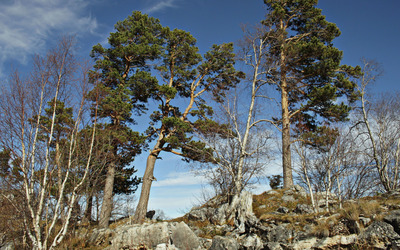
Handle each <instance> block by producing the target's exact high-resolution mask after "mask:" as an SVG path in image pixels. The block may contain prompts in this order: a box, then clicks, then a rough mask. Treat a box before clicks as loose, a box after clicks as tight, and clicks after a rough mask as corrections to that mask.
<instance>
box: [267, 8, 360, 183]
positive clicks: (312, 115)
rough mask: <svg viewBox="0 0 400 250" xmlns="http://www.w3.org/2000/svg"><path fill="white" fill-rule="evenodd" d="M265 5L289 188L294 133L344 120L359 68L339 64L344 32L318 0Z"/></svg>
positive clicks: (278, 121) (272, 73)
mask: <svg viewBox="0 0 400 250" xmlns="http://www.w3.org/2000/svg"><path fill="white" fill-rule="evenodd" d="M264 2H265V4H266V6H267V9H268V14H267V16H266V19H265V20H263V21H262V24H263V25H264V26H265V27H266V29H267V31H266V33H265V37H266V38H267V40H268V43H269V45H268V47H269V53H268V57H269V58H268V60H267V61H268V62H270V63H271V64H274V65H276V66H275V68H274V70H272V71H271V73H270V74H269V75H268V76H267V78H268V81H269V82H270V83H271V84H272V85H275V86H276V89H277V90H278V91H279V93H280V96H281V100H280V104H281V111H282V114H281V117H278V118H275V124H276V125H278V126H280V130H281V132H282V166H283V182H284V188H288V187H290V186H292V185H293V178H292V166H291V150H290V145H291V143H292V142H293V140H292V136H291V129H293V128H294V127H296V129H297V131H300V133H303V132H306V133H307V134H310V133H314V132H318V128H319V127H320V126H321V125H324V124H325V125H326V124H328V123H330V122H336V121H343V120H345V119H346V116H347V115H348V112H349V110H350V108H349V107H348V106H347V105H346V104H345V103H344V102H342V101H341V99H338V98H339V97H342V96H347V97H348V98H349V99H348V100H349V101H354V100H355V98H356V95H355V91H354V88H355V84H354V83H353V82H352V81H351V80H350V77H351V76H352V75H358V74H359V72H360V69H359V67H355V68H353V67H350V66H346V65H341V64H340V61H341V59H342V54H343V53H342V51H340V50H339V49H337V48H335V47H334V46H333V44H332V41H333V40H334V39H335V38H336V37H338V36H339V35H340V30H339V29H338V27H337V26H336V25H335V24H334V23H330V22H328V21H326V20H325V16H324V15H322V14H321V10H320V9H318V8H316V5H317V3H318V0H264Z"/></svg>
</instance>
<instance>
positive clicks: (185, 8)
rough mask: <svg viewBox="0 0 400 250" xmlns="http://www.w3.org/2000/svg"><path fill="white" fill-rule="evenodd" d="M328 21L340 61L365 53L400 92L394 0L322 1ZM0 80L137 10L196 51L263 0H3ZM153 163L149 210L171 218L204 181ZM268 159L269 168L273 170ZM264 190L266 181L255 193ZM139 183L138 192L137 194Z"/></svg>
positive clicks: (254, 19)
mask: <svg viewBox="0 0 400 250" xmlns="http://www.w3.org/2000/svg"><path fill="white" fill-rule="evenodd" d="M318 7H319V8H321V9H322V13H323V14H324V15H325V16H326V18H327V20H328V21H330V22H333V23H336V24H337V26H338V27H339V29H340V30H341V32H342V35H341V36H340V37H339V38H337V39H336V40H335V41H334V46H335V47H337V48H339V49H340V50H342V51H343V60H342V63H343V64H348V65H353V66H354V65H357V64H360V59H361V58H362V57H364V58H366V59H373V60H376V61H377V62H379V63H380V64H381V65H382V68H383V69H384V75H383V76H382V77H381V78H380V80H379V81H378V82H377V83H376V85H374V87H373V88H374V91H378V92H382V93H385V92H392V91H394V90H396V91H398V90H399V89H400V88H399V82H398V80H397V79H398V72H399V70H400V67H399V66H400V61H399V58H400V49H399V47H398V43H399V40H400V16H399V15H398V10H399V9H400V1H399V0H385V1H382V0H351V1H349V0H320V1H319V4H318ZM0 9H1V12H0V80H1V81H4V80H5V79H6V78H7V76H8V74H9V72H10V70H11V69H14V68H18V69H20V70H21V71H24V70H25V71H27V70H29V67H30V65H31V64H30V63H31V57H32V56H33V55H34V54H42V53H44V52H45V51H46V49H48V48H49V47H51V46H52V45H54V43H55V42H56V41H57V38H59V37H60V36H62V35H64V34H74V35H76V38H77V46H78V47H77V54H78V55H79V56H80V57H82V58H89V53H90V50H91V48H92V46H93V45H95V44H97V43H101V44H105V43H106V42H107V37H108V35H109V33H110V32H113V31H114V30H113V27H114V24H115V23H116V22H117V21H122V20H123V19H125V18H126V17H127V16H129V15H130V14H131V13H132V11H135V10H139V11H142V12H143V13H147V14H149V15H150V16H153V17H156V18H158V19H160V22H161V24H162V25H164V26H169V27H170V28H172V29H173V28H179V29H183V30H186V31H189V32H191V34H192V35H193V36H194V37H195V38H196V39H197V41H198V43H197V45H198V47H199V49H200V52H203V53H204V52H205V51H207V50H208V49H209V48H210V47H211V46H212V44H220V43H223V42H237V41H238V40H240V39H241V38H242V36H243V32H242V27H243V26H244V25H255V24H258V23H259V22H260V21H261V20H262V19H263V18H264V17H265V14H266V9H265V7H264V4H263V1H262V0H68V1H65V0H0ZM162 157H163V160H162V161H157V163H156V169H155V174H154V175H155V177H156V178H157V180H158V181H156V182H153V186H152V190H151V194H150V203H149V209H162V210H163V211H164V212H165V213H166V214H167V215H168V216H170V217H176V216H179V215H182V213H183V212H186V211H188V210H189V209H190V208H191V207H192V206H193V205H196V204H198V203H199V200H201V196H202V195H201V192H202V190H204V184H205V180H204V179H203V178H202V177H200V176H195V175H193V174H191V173H190V171H189V169H190V168H189V167H188V166H187V165H186V164H185V163H184V162H182V161H181V160H179V158H178V157H176V156H173V155H162ZM145 159H146V154H144V155H142V156H140V157H138V158H137V159H136V161H135V164H134V165H135V166H136V168H137V169H138V172H137V174H138V176H142V175H143V173H144V168H145ZM280 171H281V169H280V167H279V164H276V163H275V164H274V163H273V164H271V166H268V168H267V169H266V174H267V175H271V174H278V173H280ZM267 189H269V185H268V184H267V182H263V183H261V184H260V185H258V186H257V189H256V190H254V191H253V192H254V193H261V192H263V191H265V190H267ZM139 193H140V189H139V190H138V192H137V194H136V196H137V197H138V196H139Z"/></svg>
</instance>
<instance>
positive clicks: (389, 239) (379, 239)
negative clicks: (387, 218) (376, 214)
mask: <svg viewBox="0 0 400 250" xmlns="http://www.w3.org/2000/svg"><path fill="white" fill-rule="evenodd" d="M358 239H359V240H360V241H361V242H362V243H365V244H369V245H371V246H373V247H375V248H389V247H391V248H393V249H397V248H399V247H400V236H399V234H397V233H396V232H395V231H394V229H393V226H392V225H390V224H388V223H386V222H383V221H374V222H372V224H371V225H370V226H369V227H367V229H366V230H365V231H364V232H362V233H361V234H360V235H359V236H358Z"/></svg>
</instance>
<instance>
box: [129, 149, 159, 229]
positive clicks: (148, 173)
mask: <svg viewBox="0 0 400 250" xmlns="http://www.w3.org/2000/svg"><path fill="white" fill-rule="evenodd" d="M157 156H158V153H155V154H153V153H150V154H149V156H148V157H147V162H146V170H145V172H144V175H143V180H142V181H143V182H142V191H141V193H140V198H139V202H138V205H137V207H136V211H135V215H134V217H133V223H134V224H141V223H143V222H144V219H145V217H146V213H147V205H148V203H149V197H150V188H151V184H152V183H153V180H154V176H153V173H154V166H155V164H156V160H157Z"/></svg>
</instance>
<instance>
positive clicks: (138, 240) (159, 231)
mask: <svg viewBox="0 0 400 250" xmlns="http://www.w3.org/2000/svg"><path fill="white" fill-rule="evenodd" d="M162 243H165V244H168V245H170V236H169V228H168V223H167V222H162V223H155V224H143V225H133V226H130V225H129V226H122V227H118V228H116V230H115V232H114V237H113V238H112V240H111V246H110V247H109V248H108V249H120V248H128V247H138V246H141V245H144V246H145V247H147V248H156V247H157V245H160V244H162Z"/></svg>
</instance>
